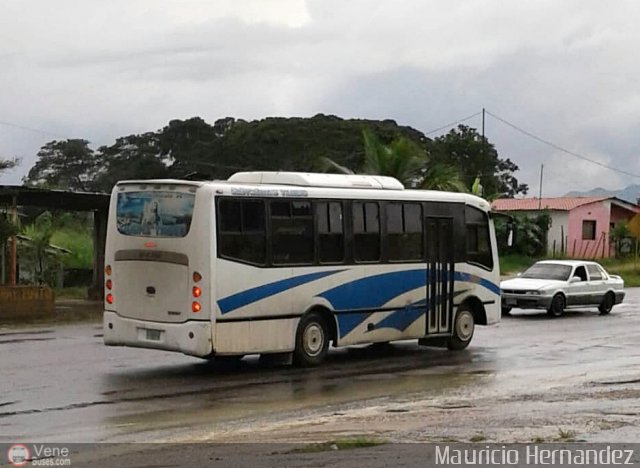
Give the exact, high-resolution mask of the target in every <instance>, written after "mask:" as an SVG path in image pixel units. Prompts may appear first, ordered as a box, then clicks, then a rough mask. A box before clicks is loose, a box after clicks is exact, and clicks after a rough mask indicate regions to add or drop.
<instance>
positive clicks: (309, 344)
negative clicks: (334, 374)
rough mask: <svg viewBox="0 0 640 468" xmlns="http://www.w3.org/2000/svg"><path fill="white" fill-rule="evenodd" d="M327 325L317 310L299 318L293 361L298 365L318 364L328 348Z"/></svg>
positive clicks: (309, 365) (310, 365) (322, 359)
mask: <svg viewBox="0 0 640 468" xmlns="http://www.w3.org/2000/svg"><path fill="white" fill-rule="evenodd" d="M329 339H330V337H329V327H328V326H327V324H326V321H325V319H324V318H323V317H322V315H320V314H319V313H317V312H311V313H309V314H307V315H305V316H303V317H302V318H301V319H300V323H299V324H298V330H297V331H296V348H295V350H294V352H293V362H294V364H295V365H297V366H300V367H313V366H317V365H320V364H321V363H322V361H324V359H325V357H326V356H327V350H328V348H329Z"/></svg>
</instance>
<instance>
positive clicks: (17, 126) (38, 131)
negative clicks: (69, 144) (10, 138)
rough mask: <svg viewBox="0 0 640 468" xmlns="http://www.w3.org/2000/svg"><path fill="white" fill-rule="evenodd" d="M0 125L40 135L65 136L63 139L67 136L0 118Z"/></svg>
mask: <svg viewBox="0 0 640 468" xmlns="http://www.w3.org/2000/svg"><path fill="white" fill-rule="evenodd" d="M0 125H4V126H6V127H13V128H18V129H20V130H26V131H27V132H33V133H40V134H42V135H49V136H55V137H58V138H65V139H68V138H69V137H68V136H65V135H61V134H59V133H54V132H49V131H47V130H40V129H38V128H33V127H26V126H24V125H18V124H14V123H11V122H3V121H1V120H0Z"/></svg>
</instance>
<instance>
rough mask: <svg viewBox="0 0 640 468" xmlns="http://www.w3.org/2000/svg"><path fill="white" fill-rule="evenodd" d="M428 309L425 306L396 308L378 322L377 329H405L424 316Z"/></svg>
mask: <svg viewBox="0 0 640 468" xmlns="http://www.w3.org/2000/svg"><path fill="white" fill-rule="evenodd" d="M426 311H427V310H426V309H425V307H424V306H422V307H412V306H407V307H405V308H404V309H399V310H396V311H395V312H392V313H391V314H389V315H387V316H386V317H385V318H383V319H382V320H380V321H379V322H378V323H376V327H375V330H377V329H379V328H393V329H395V330H399V331H405V330H406V329H407V328H409V326H410V325H411V324H412V323H413V322H415V321H416V320H418V319H419V318H420V317H422V316H423V315H424V314H425V313H426Z"/></svg>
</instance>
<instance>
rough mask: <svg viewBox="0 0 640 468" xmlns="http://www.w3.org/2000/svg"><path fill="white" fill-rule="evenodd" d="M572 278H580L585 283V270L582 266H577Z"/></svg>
mask: <svg viewBox="0 0 640 468" xmlns="http://www.w3.org/2000/svg"><path fill="white" fill-rule="evenodd" d="M573 276H576V277H578V278H580V279H581V280H582V281H587V270H586V268H585V267H584V266H579V267H577V268H576V271H574V272H573Z"/></svg>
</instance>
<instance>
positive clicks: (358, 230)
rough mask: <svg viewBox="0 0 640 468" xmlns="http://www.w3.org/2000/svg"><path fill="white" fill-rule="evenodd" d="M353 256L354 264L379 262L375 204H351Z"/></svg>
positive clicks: (377, 212)
mask: <svg viewBox="0 0 640 468" xmlns="http://www.w3.org/2000/svg"><path fill="white" fill-rule="evenodd" d="M353 256H354V259H355V260H356V262H377V261H379V260H380V208H379V206H378V203H377V202H353Z"/></svg>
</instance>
